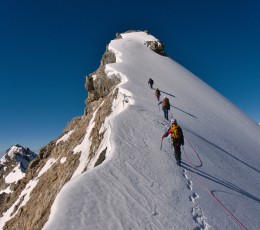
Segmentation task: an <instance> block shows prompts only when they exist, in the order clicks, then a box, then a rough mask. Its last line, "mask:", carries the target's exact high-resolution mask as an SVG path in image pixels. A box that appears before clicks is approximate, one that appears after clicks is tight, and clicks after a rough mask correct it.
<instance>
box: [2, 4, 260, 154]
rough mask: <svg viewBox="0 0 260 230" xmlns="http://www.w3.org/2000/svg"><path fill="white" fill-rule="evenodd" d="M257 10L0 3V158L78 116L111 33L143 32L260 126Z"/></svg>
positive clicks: (39, 142) (41, 140)
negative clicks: (16, 145)
mask: <svg viewBox="0 0 260 230" xmlns="http://www.w3.org/2000/svg"><path fill="white" fill-rule="evenodd" d="M258 2H259V1H257V0H255V1H252V0H249V1H240V0H236V1H229V0H225V1H224V0H218V1H217V0H216V1H208V0H196V1H195V0H190V1H185V0H178V1H175V0H171V1H146V0H144V1H135V0H134V1H104V2H102V1H94V2H92V3H89V1H77V0H74V1H57V0H52V1H50V0H45V1H32V0H31V1H18V0H13V1H5V2H4V1H1V3H0V31H1V36H0V100H1V103H0V153H2V152H4V151H5V150H6V149H7V148H8V147H10V146H11V145H12V144H14V143H19V144H21V145H23V146H29V147H30V148H31V149H33V150H38V149H39V148H40V147H42V146H44V145H45V144H47V143H48V142H49V141H51V140H52V139H54V138H56V137H57V136H58V135H60V134H61V132H62V130H63V129H64V128H65V126H66V125H67V123H68V122H69V121H70V120H71V119H72V118H73V117H76V116H80V115H82V114H83V110H84V107H85V105H84V100H85V99H86V97H87V92H86V90H85V89H84V84H85V76H86V75H87V74H89V73H92V72H93V71H95V70H96V69H97V68H98V66H99V63H100V59H101V57H102V54H103V53H104V51H105V48H106V45H107V44H108V43H109V42H110V40H112V39H114V38H115V33H117V32H125V31H127V30H130V29H137V30H145V29H147V30H148V31H149V32H150V33H151V34H152V35H154V36H155V37H157V38H159V39H160V40H161V41H162V42H163V43H164V44H165V46H166V52H167V54H168V56H169V57H171V58H173V59H174V60H176V61H177V62H178V63H180V64H181V65H183V66H184V67H186V68H187V69H189V70H190V71H191V72H193V73H194V74H195V75H197V76H198V77H200V78H201V79H202V80H203V81H205V82H206V83H208V84H209V85H210V86H212V87H213V88H215V89H216V90H217V91H218V92H220V93H221V94H222V95H224V96H225V97H226V98H227V99H229V100H230V101H231V102H233V103H234V104H236V105H237V106H238V107H239V108H240V109H241V110H243V111H244V112H245V113H246V114H248V116H250V117H251V118H252V119H254V120H255V121H258V122H260V106H259V105H260V94H259V89H258V88H259V85H260V67H259V66H260V65H259V64H260V14H259V12H260V3H258Z"/></svg>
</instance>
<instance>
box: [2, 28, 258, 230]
mask: <svg viewBox="0 0 260 230" xmlns="http://www.w3.org/2000/svg"><path fill="white" fill-rule="evenodd" d="M160 44H161V43H159V40H158V39H156V38H155V37H153V36H152V35H149V34H148V33H147V32H142V31H131V32H126V33H121V34H117V38H116V39H114V40H112V41H111V42H110V43H109V44H108V46H107V48H106V51H105V53H104V55H103V57H102V60H101V64H100V67H99V68H98V69H97V70H96V71H94V72H93V73H90V74H89V75H88V76H87V77H86V84H85V87H86V89H87V90H88V98H87V99H86V101H85V103H86V108H85V111H84V114H83V115H82V116H79V117H76V118H74V119H73V120H72V121H71V122H69V124H68V125H67V127H66V128H65V129H64V131H63V133H62V134H61V135H60V136H59V137H58V138H56V139H55V140H53V141H51V142H50V143H49V144H48V145H47V146H44V147H43V148H42V149H41V150H40V152H39V155H38V157H37V158H36V159H35V160H33V161H32V162H31V163H30V164H29V167H28V169H27V170H26V172H25V176H24V177H23V179H22V180H21V181H20V182H19V183H17V184H15V189H14V190H13V191H14V192H13V193H12V195H10V194H6V193H3V194H5V195H4V196H2V198H1V197H0V200H1V201H3V204H4V205H3V207H1V210H0V211H1V215H2V216H1V217H0V227H3V228H4V229H11V228H22V229H30V228H31V226H34V229H42V228H43V229H44V230H48V229H127V228H133V229H148V228H149V229H210V228H213V229H236V228H238V226H242V227H245V228H247V229H259V228H260V226H259V223H258V222H257V220H258V213H259V211H260V210H259V206H258V202H259V197H257V194H258V188H259V183H258V182H257V180H256V178H258V176H259V170H258V165H259V164H260V159H259V154H257V153H259V149H260V143H259V136H260V128H259V126H258V125H256V124H255V122H253V121H252V120H250V119H249V118H248V117H247V116H246V115H245V114H244V113H243V112H241V111H240V110H239V109H238V108H237V107H235V106H234V105H233V104H232V103H230V102H229V101H228V100H226V99H225V98H224V97H223V96H222V95H220V94H219V93H218V92H216V91H215V90H214V89H212V88H211V87H210V86H208V85H207V84H206V83H204V82H203V81H201V80H200V79H199V78H198V77H196V76H194V75H193V74H192V73H190V72H189V71H188V70H186V69H185V68H184V67H182V66H180V65H179V64H178V63H176V62H174V61H173V60H171V59H170V58H168V57H165V56H163V55H162V54H163V53H164V51H163V52H162V51H160V50H162V49H161V47H163V46H162V45H160ZM154 47H155V48H154ZM154 49H155V50H158V51H157V52H156V51H155V50H154ZM153 51H155V52H153ZM149 78H152V79H153V80H154V85H153V87H150V86H149V85H148V84H147V81H148V79H149ZM155 88H159V89H160V91H161V98H159V101H158V100H157V98H156V97H155V91H154V89H155ZM163 96H166V97H168V98H169V101H170V111H169V118H173V119H177V121H178V124H179V125H180V127H181V128H182V130H183V134H184V139H185V145H184V146H182V148H181V153H182V155H181V158H182V166H181V167H179V166H177V165H176V163H175V158H174V153H173V149H172V147H171V137H170V136H169V138H168V139H167V138H164V139H163V140H162V135H163V134H164V133H165V132H166V131H168V129H169V127H170V125H171V124H170V122H169V121H168V120H166V119H165V118H164V116H163V111H162V109H161V103H160V100H161V99H162V98H163ZM245 137H246V141H245ZM39 201H40V202H39ZM1 203H2V202H1ZM233 210H235V211H233Z"/></svg>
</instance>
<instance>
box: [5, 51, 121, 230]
mask: <svg viewBox="0 0 260 230" xmlns="http://www.w3.org/2000/svg"><path fill="white" fill-rule="evenodd" d="M115 61H116V59H115V55H114V54H113V53H112V52H111V51H108V49H107V50H106V52H105V54H104V55H103V57H102V60H101V65H100V67H99V68H98V69H97V70H96V71H95V72H94V73H92V74H90V75H88V76H87V77H86V85H85V86H86V89H87V91H88V98H87V100H86V109H85V113H84V115H83V116H81V117H76V118H74V119H73V120H72V121H71V122H70V123H69V124H68V125H67V127H66V128H65V129H64V132H63V133H62V134H61V135H60V137H59V138H57V139H55V140H53V141H51V142H50V143H49V144H48V145H47V146H44V147H43V148H42V149H41V150H40V152H39V157H38V158H37V159H36V160H34V161H32V162H31V163H30V165H29V167H28V170H27V171H26V175H25V177H24V178H22V179H21V180H19V181H18V182H17V184H15V186H13V188H12V189H13V192H12V193H10V194H6V193H2V194H1V195H0V200H1V206H0V216H1V215H3V214H5V212H6V210H8V209H9V208H10V207H11V206H12V205H13V204H14V203H15V202H16V205H15V206H14V207H13V211H12V215H13V218H10V220H9V221H8V222H7V223H6V224H5V226H4V227H3V229H28V230H29V229H32V226H33V229H42V227H43V226H44V224H45V223H46V221H47V219H48V217H49V214H50V208H51V205H52V203H53V201H54V199H55V197H56V195H57V194H58V193H59V191H60V190H61V188H62V187H63V186H64V184H65V183H66V182H67V181H68V180H70V179H71V177H72V175H73V173H74V171H75V169H76V168H77V167H78V165H79V158H80V153H74V151H73V150H74V148H75V147H76V146H77V145H79V144H80V143H81V142H82V140H83V139H84V136H85V134H86V129H87V127H88V125H89V122H90V120H91V118H92V117H93V113H94V112H96V116H95V126H94V128H93V129H92V133H91V137H92V140H93V141H92V145H91V146H90V150H89V151H90V153H89V161H90V160H91V158H92V157H94V156H95V154H96V152H95V150H97V149H98V146H99V145H100V142H101V141H102V137H103V133H99V130H100V128H101V126H102V124H103V123H104V120H105V118H106V117H107V116H108V115H109V114H110V113H111V107H112V102H113V100H114V98H116V97H117V92H118V91H117V90H115V91H114V89H115V87H116V85H117V84H118V83H119V82H120V80H119V79H118V78H113V79H110V78H108V77H107V76H106V73H105V65H106V64H108V63H114V62H115ZM103 102H104V103H103ZM101 103H103V106H102V107H99V106H100V105H101ZM98 107H99V109H98V110H97V108H98ZM96 110H97V111H96ZM70 131H73V132H72V133H71V134H70V136H69V138H68V140H66V141H59V142H58V140H59V139H61V138H62V137H63V136H64V135H66V134H68V133H69V132H70ZM61 159H66V160H65V162H64V163H61ZM98 159H99V160H98V162H99V163H98V164H100V163H102V162H103V160H104V159H105V152H102V156H100V157H99V158H98ZM101 159H103V160H101ZM50 161H52V164H51V167H50V168H49V169H48V170H46V171H44V167H46V165H48V164H50V163H49V162H50ZM98 164H96V165H98ZM86 165H88V164H86ZM86 168H87V167H86ZM42 170H43V171H44V173H43V174H42V175H40V172H41V171H42ZM85 170H86V169H85ZM1 172H2V169H1ZM1 172H0V173H1ZM0 180H1V185H0V186H2V184H4V181H3V177H1V178H0ZM30 181H34V182H35V183H37V184H36V185H35V187H34V188H33V190H32V191H31V192H30V194H29V196H30V200H29V202H27V203H26V204H25V205H23V206H21V204H22V203H23V201H24V200H25V196H26V195H24V196H22V197H20V198H19V196H20V194H21V193H22V192H23V191H25V190H27V185H28V184H29V183H30ZM0 188H1V187H0ZM3 189H4V187H3ZM28 190H29V189H28ZM20 206H21V207H20Z"/></svg>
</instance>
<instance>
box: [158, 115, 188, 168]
mask: <svg viewBox="0 0 260 230" xmlns="http://www.w3.org/2000/svg"><path fill="white" fill-rule="evenodd" d="M171 122H172V125H171V127H170V128H169V129H168V131H167V132H166V133H165V134H163V135H162V139H163V138H164V137H167V136H168V135H169V134H171V140H172V146H173V149H174V155H175V159H176V161H177V165H180V164H181V145H184V136H183V132H182V129H181V127H180V126H179V125H178V123H177V121H176V119H175V120H173V119H172V120H171Z"/></svg>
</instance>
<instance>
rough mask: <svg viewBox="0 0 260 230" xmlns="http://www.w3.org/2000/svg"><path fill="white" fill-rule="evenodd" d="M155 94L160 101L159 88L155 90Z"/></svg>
mask: <svg viewBox="0 0 260 230" xmlns="http://www.w3.org/2000/svg"><path fill="white" fill-rule="evenodd" d="M154 94H155V96H156V98H157V100H158V101H160V96H161V91H160V90H159V89H158V88H157V89H156V90H155V93H154Z"/></svg>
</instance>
